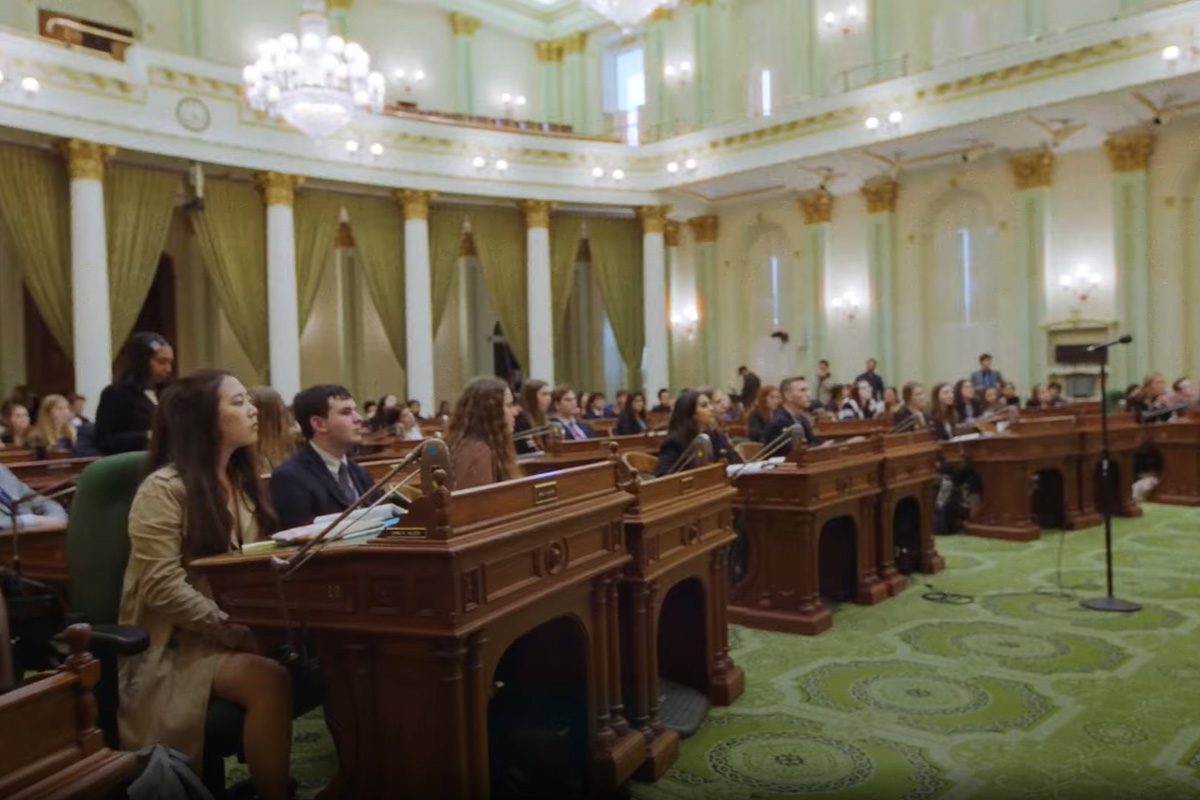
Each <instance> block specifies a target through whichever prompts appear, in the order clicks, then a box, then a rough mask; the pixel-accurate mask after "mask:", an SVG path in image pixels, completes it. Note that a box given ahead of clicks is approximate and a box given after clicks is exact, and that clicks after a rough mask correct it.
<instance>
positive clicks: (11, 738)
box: [0, 604, 137, 800]
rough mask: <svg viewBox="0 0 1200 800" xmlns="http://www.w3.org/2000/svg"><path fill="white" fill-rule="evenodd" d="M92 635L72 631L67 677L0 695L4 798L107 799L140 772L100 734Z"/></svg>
mask: <svg viewBox="0 0 1200 800" xmlns="http://www.w3.org/2000/svg"><path fill="white" fill-rule="evenodd" d="M2 605H3V604H0V607H2ZM89 635H90V632H89V630H88V627H87V626H86V625H73V626H71V628H68V629H67V642H68V644H69V645H70V647H71V655H70V656H69V657H68V658H67V661H66V664H65V665H64V666H63V668H62V669H60V670H59V671H57V672H51V673H47V674H45V675H41V676H38V677H37V678H36V679H34V680H31V681H29V682H28V683H26V684H24V685H20V686H18V687H17V688H15V689H12V690H11V691H9V692H6V693H4V694H2V695H0V797H4V798H7V800H35V799H36V800H41V799H42V798H46V799H47V800H48V799H49V798H58V799H59V800H62V798H103V797H108V796H109V795H110V793H112V792H113V791H114V790H115V789H116V788H117V787H118V786H119V785H120V784H122V783H123V782H124V781H126V780H127V779H128V778H129V777H130V775H131V773H132V771H133V769H134V767H136V766H137V758H136V756H134V754H133V753H119V752H114V751H112V750H109V749H108V748H107V747H105V746H104V734H103V733H101V731H100V729H99V728H97V727H96V724H95V719H96V700H95V698H94V697H93V696H92V688H93V687H94V686H95V685H96V683H97V681H99V680H100V662H99V661H97V660H96V659H94V658H93V657H92V656H91V654H90V653H88V652H87V641H88V638H89ZM7 645H8V643H7V642H5V643H4V646H7Z"/></svg>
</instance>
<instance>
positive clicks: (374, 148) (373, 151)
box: [371, 142, 383, 156]
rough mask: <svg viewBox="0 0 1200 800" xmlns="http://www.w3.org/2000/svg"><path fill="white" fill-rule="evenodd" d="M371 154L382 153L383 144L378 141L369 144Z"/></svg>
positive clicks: (377, 154)
mask: <svg viewBox="0 0 1200 800" xmlns="http://www.w3.org/2000/svg"><path fill="white" fill-rule="evenodd" d="M371 155H373V156H381V155H383V145H381V144H380V143H379V142H375V144H373V145H371Z"/></svg>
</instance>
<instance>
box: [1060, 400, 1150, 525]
mask: <svg viewBox="0 0 1200 800" xmlns="http://www.w3.org/2000/svg"><path fill="white" fill-rule="evenodd" d="M1079 405H1091V404H1089V403H1080V404H1079ZM1072 408H1074V406H1072ZM1076 426H1077V427H1078V429H1079V457H1078V470H1079V481H1078V487H1079V500H1078V507H1079V510H1080V512H1081V513H1082V514H1084V515H1085V516H1088V515H1091V514H1093V513H1095V512H1101V513H1103V511H1104V509H1103V508H1101V507H1100V504H1099V502H1098V501H1097V497H1096V489H1097V481H1098V480H1099V470H1100V456H1101V453H1102V452H1103V446H1102V445H1103V443H1102V441H1101V436H1100V433H1101V431H1100V416H1099V415H1098V414H1085V415H1083V416H1080V417H1079V418H1078V420H1077V422H1076ZM1145 436H1146V433H1145V430H1144V427H1143V426H1142V425H1139V424H1138V421H1137V420H1136V419H1135V418H1134V416H1133V415H1132V414H1128V413H1121V414H1111V415H1109V418H1108V444H1109V448H1108V454H1109V462H1110V464H1111V465H1113V466H1115V467H1116V474H1115V475H1113V476H1112V486H1113V490H1114V491H1115V492H1116V498H1115V499H1116V503H1115V504H1114V506H1113V509H1112V512H1113V514H1115V515H1116V516H1119V517H1140V516H1141V515H1142V507H1141V506H1139V505H1138V504H1137V501H1135V500H1134V499H1133V481H1134V479H1135V478H1136V477H1137V476H1136V475H1134V474H1133V472H1134V470H1133V454H1134V452H1135V451H1136V450H1137V449H1138V448H1139V447H1141V445H1142V442H1143V441H1145Z"/></svg>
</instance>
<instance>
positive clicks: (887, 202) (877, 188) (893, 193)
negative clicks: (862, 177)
mask: <svg viewBox="0 0 1200 800" xmlns="http://www.w3.org/2000/svg"><path fill="white" fill-rule="evenodd" d="M862 193H863V197H865V198H867V213H868V214H882V213H884V212H888V211H895V210H896V198H897V197H899V196H900V184H899V183H897V182H896V181H894V180H892V179H891V178H881V179H876V180H872V181H867V182H866V183H864V184H863V185H862Z"/></svg>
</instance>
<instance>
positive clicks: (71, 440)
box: [31, 394, 76, 450]
mask: <svg viewBox="0 0 1200 800" xmlns="http://www.w3.org/2000/svg"><path fill="white" fill-rule="evenodd" d="M71 418H72V414H71V404H70V403H68V402H67V398H65V397H63V396H62V395H61V394H48V395H46V396H45V397H43V398H42V405H41V407H39V408H38V416H37V424H36V425H34V426H33V431H32V432H31V435H32V436H33V437H35V438H36V439H37V441H38V442H40V444H41V446H43V447H46V448H48V449H50V450H70V449H71V448H72V447H74V446H75V437H76V432H75V426H74V425H72V424H71Z"/></svg>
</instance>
